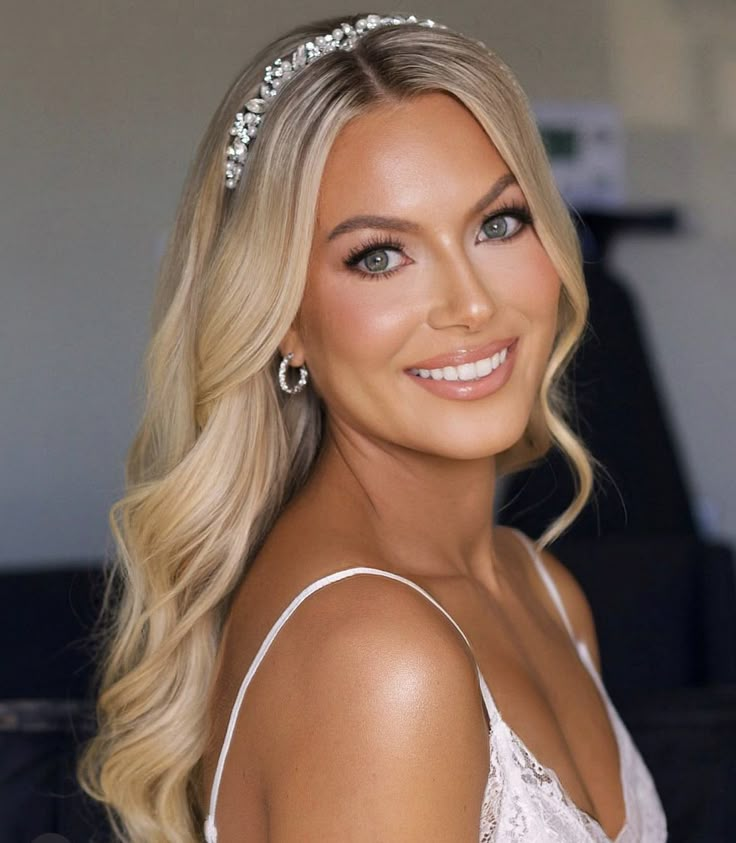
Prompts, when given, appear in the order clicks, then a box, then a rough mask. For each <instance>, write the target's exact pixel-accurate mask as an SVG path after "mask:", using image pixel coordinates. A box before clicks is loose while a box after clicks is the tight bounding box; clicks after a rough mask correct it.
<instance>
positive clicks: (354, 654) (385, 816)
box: [266, 577, 489, 843]
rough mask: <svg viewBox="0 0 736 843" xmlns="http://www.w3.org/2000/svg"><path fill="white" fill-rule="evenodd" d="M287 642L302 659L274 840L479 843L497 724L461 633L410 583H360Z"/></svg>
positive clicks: (346, 586) (284, 717) (284, 742)
mask: <svg viewBox="0 0 736 843" xmlns="http://www.w3.org/2000/svg"><path fill="white" fill-rule="evenodd" d="M303 610H304V611H303ZM302 611H303V613H302ZM299 613H302V615H301V617H299ZM287 629H288V632H287ZM284 633H286V634H287V635H288V636H289V637H290V640H291V643H290V644H287V646H294V642H297V641H298V642H299V643H298V650H299V653H300V656H299V659H298V667H297V668H296V675H295V676H294V679H293V681H292V682H290V684H291V686H292V689H293V694H291V695H290V698H289V699H284V700H278V701H274V708H273V712H274V714H273V716H274V717H275V718H278V720H279V721H280V722H281V724H282V725H283V724H287V725H286V728H279V735H280V737H279V740H278V742H277V745H276V746H275V747H274V750H275V752H274V753H273V754H272V756H271V761H270V762H269V764H270V767H269V770H268V774H267V785H266V794H267V803H268V815H269V839H270V840H272V841H274V843H297V841H298V843H344V841H345V840H350V841H351V843H375V841H391V843H420V841H427V840H432V841H433V843H463V841H466V843H471V841H472V843H477V840H478V831H479V824H480V809H481V804H482V800H483V795H484V790H485V785H486V782H487V777H488V770H489V758H488V751H489V750H488V726H487V723H486V718H485V716H484V713H483V706H482V699H481V696H480V691H479V685H478V678H477V673H476V670H475V665H474V662H473V660H472V656H470V653H469V650H468V648H467V646H466V644H465V642H464V641H463V639H462V638H461V636H460V635H459V633H458V632H457V630H456V629H455V628H454V627H453V626H452V625H451V623H450V622H449V621H448V620H447V619H446V618H445V617H444V616H443V615H442V614H441V613H440V612H439V610H438V609H437V608H436V607H435V606H433V605H432V604H431V603H429V602H428V601H427V600H426V598H424V597H423V596H421V595H419V594H417V593H416V592H414V591H413V590H412V589H410V588H409V587H407V586H405V585H403V584H401V583H396V582H394V581H391V580H387V579H382V578H379V577H354V578H350V580H346V581H342V582H341V583H339V584H337V585H332V586H330V588H329V589H324V590H323V591H321V592H320V593H319V594H315V595H313V596H312V597H310V599H309V601H306V602H305V603H304V604H303V606H302V607H300V609H299V612H297V613H295V615H294V617H293V618H292V619H291V620H290V622H289V625H287V626H286V627H284V629H283V630H282V633H281V634H282V635H283V634H284ZM281 643H282V644H286V642H285V641H282V642H281Z"/></svg>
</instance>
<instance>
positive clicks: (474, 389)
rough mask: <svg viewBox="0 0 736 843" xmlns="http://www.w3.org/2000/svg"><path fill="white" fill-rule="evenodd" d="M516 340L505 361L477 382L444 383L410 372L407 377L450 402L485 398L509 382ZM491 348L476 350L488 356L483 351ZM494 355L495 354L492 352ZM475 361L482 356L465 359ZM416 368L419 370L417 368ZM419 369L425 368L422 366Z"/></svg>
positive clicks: (443, 381)
mask: <svg viewBox="0 0 736 843" xmlns="http://www.w3.org/2000/svg"><path fill="white" fill-rule="evenodd" d="M518 344H519V342H518V338H517V339H515V340H514V341H513V342H512V343H511V345H510V347H509V351H508V354H507V355H506V359H505V360H504V362H503V363H502V364H501V365H500V366H499V367H498V368H497V369H494V370H493V371H492V372H491V374H490V375H486V376H485V377H482V378H478V379H477V380H471V381H461V380H457V381H446V380H437V381H436V380H434V379H433V378H422V377H420V376H419V375H412V374H411V372H409V371H407V372H406V375H407V377H410V378H411V379H412V380H413V381H414V383H416V384H417V386H420V387H422V388H423V389H426V390H427V391H428V392H431V393H432V394H433V395H437V396H438V397H440V398H449V399H451V400H461V401H473V400H475V399H478V398H485V397H486V396H487V395H491V394H492V393H494V392H497V391H498V390H499V389H501V387H502V386H503V385H504V384H505V383H506V382H507V381H508V380H509V378H510V377H511V373H512V372H513V369H514V363H515V362H516V349H517V346H518ZM491 347H492V346H484V347H483V349H478V351H482V354H483V355H485V356H488V352H487V351H486V350H485V349H486V348H491ZM493 347H496V348H498V343H494V345H493ZM506 347H507V346H501V349H503V348H506ZM471 354H475V352H471ZM494 354H495V352H494ZM434 359H435V360H439V359H447V358H434ZM476 359H477V360H482V359H483V357H482V356H480V355H479V356H477V357H476V356H470V355H468V356H467V357H466V362H468V363H474V362H475V361H476ZM446 365H450V366H451V365H453V364H452V363H448V364H446ZM416 368H420V367H419V366H417V367H416ZM421 368H425V367H424V366H422V367H421ZM432 368H437V369H439V368H440V367H439V366H432Z"/></svg>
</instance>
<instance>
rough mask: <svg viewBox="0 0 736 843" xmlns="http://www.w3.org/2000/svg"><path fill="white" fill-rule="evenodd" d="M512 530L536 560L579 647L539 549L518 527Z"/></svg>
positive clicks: (545, 582)
mask: <svg viewBox="0 0 736 843" xmlns="http://www.w3.org/2000/svg"><path fill="white" fill-rule="evenodd" d="M511 529H512V530H513V531H514V532H515V533H516V534H517V535H518V536H519V538H520V539H521V540H522V542H523V543H524V545H525V546H526V548H527V550H528V551H529V554H530V555H531V557H532V559H533V560H534V564H535V565H536V568H537V570H538V571H539V575H540V576H541V578H542V580H543V582H544V584H545V585H546V586H547V591H549V593H550V596H551V597H552V600H553V601H554V603H555V605H556V606H557V610H558V611H559V613H560V615H561V616H562V620H563V621H564V623H565V626H566V627H567V631H568V632H569V633H570V638H572V640H573V643H574V644H575V645H576V646H577V645H578V640H577V638H576V637H575V633H574V631H573V628H572V624H571V623H570V619H569V618H568V617H567V612H566V611H565V604H564V603H563V602H562V598H561V597H560V592H559V591H558V590H557V586H556V585H555V581H554V580H553V579H552V577H551V575H550V573H549V571H548V570H547V567H546V566H545V564H544V562H542V557H541V556H540V555H539V553H538V552H537V549H536V548H535V547H534V544H533V543H532V541H531V539H529V538H528V537H527V536H526V535H525V534H524V533H522V532H521V530H517V529H516V527H512V528H511Z"/></svg>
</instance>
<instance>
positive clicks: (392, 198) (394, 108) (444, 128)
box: [318, 92, 508, 228]
mask: <svg viewBox="0 0 736 843" xmlns="http://www.w3.org/2000/svg"><path fill="white" fill-rule="evenodd" d="M506 172H508V167H507V166H506V164H505V162H504V160H503V159H502V158H501V156H500V155H499V154H498V152H497V150H496V148H495V146H494V145H493V143H492V142H491V140H490V138H489V137H488V135H487V134H486V133H485V131H484V130H483V128H482V127H481V126H480V124H479V123H478V122H477V121H476V119H475V118H474V117H473V115H472V114H471V112H470V111H469V110H468V109H467V108H466V107H465V106H464V105H463V104H462V103H460V102H459V101H458V100H456V99H455V98H454V97H452V96H450V95H449V94H444V93H439V92H432V93H428V94H422V95H421V96H418V97H415V98H413V99H411V100H409V101H408V102H403V103H401V104H387V105H383V104H382V105H379V106H376V107H374V108H373V109H371V110H370V111H368V112H366V113H365V114H362V115H360V116H359V117H356V118H355V119H354V120H352V121H351V122H350V123H348V124H347V125H346V126H345V127H344V128H343V129H342V131H341V132H340V133H339V134H338V136H337V138H336V139H335V142H334V144H333V146H332V149H331V150H330V153H329V155H328V158H327V162H326V165H325V170H324V173H323V176H322V183H321V186H320V193H319V198H318V219H319V224H320V227H321V228H323V227H327V226H329V225H332V224H334V223H336V222H339V220H340V219H342V218H343V217H345V216H347V215H349V214H355V213H362V212H365V213H369V212H371V211H376V210H378V209H381V210H388V209H390V211H391V213H395V214H397V215H401V213H402V212H405V213H406V215H407V216H408V215H410V214H411V210H412V209H413V208H414V209H415V208H417V207H419V206H420V205H421V204H422V203H424V202H425V201H426V202H430V203H436V202H437V201H439V200H441V201H442V203H443V204H445V205H448V204H450V203H451V202H452V201H453V200H454V199H455V198H457V199H458V201H459V202H462V203H463V204H465V205H467V204H468V202H469V201H473V200H474V199H475V198H477V197H478V196H479V195H480V194H481V193H482V191H483V190H484V189H487V186H488V185H489V184H491V183H492V182H493V181H494V180H495V179H497V178H498V177H499V176H501V175H502V174H504V173H506Z"/></svg>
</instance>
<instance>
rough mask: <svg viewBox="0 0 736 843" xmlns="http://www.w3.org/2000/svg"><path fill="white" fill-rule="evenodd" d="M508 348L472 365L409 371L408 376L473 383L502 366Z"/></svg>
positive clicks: (465, 364) (464, 364)
mask: <svg viewBox="0 0 736 843" xmlns="http://www.w3.org/2000/svg"><path fill="white" fill-rule="evenodd" d="M508 351H509V350H508V348H504V349H502V350H501V351H499V352H497V353H496V354H494V355H493V356H492V357H484V358H483V359H482V360H476V361H475V362H474V363H463V364H462V365H461V366H443V367H442V368H441V369H409V370H408V372H409V374H410V375H416V376H417V377H420V378H425V379H428V378H432V380H435V381H475V380H478V379H480V378H485V377H488V375H490V374H491V373H492V372H495V370H496V369H498V367H499V366H502V365H503V363H504V361H505V360H506V357H507V355H508Z"/></svg>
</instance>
